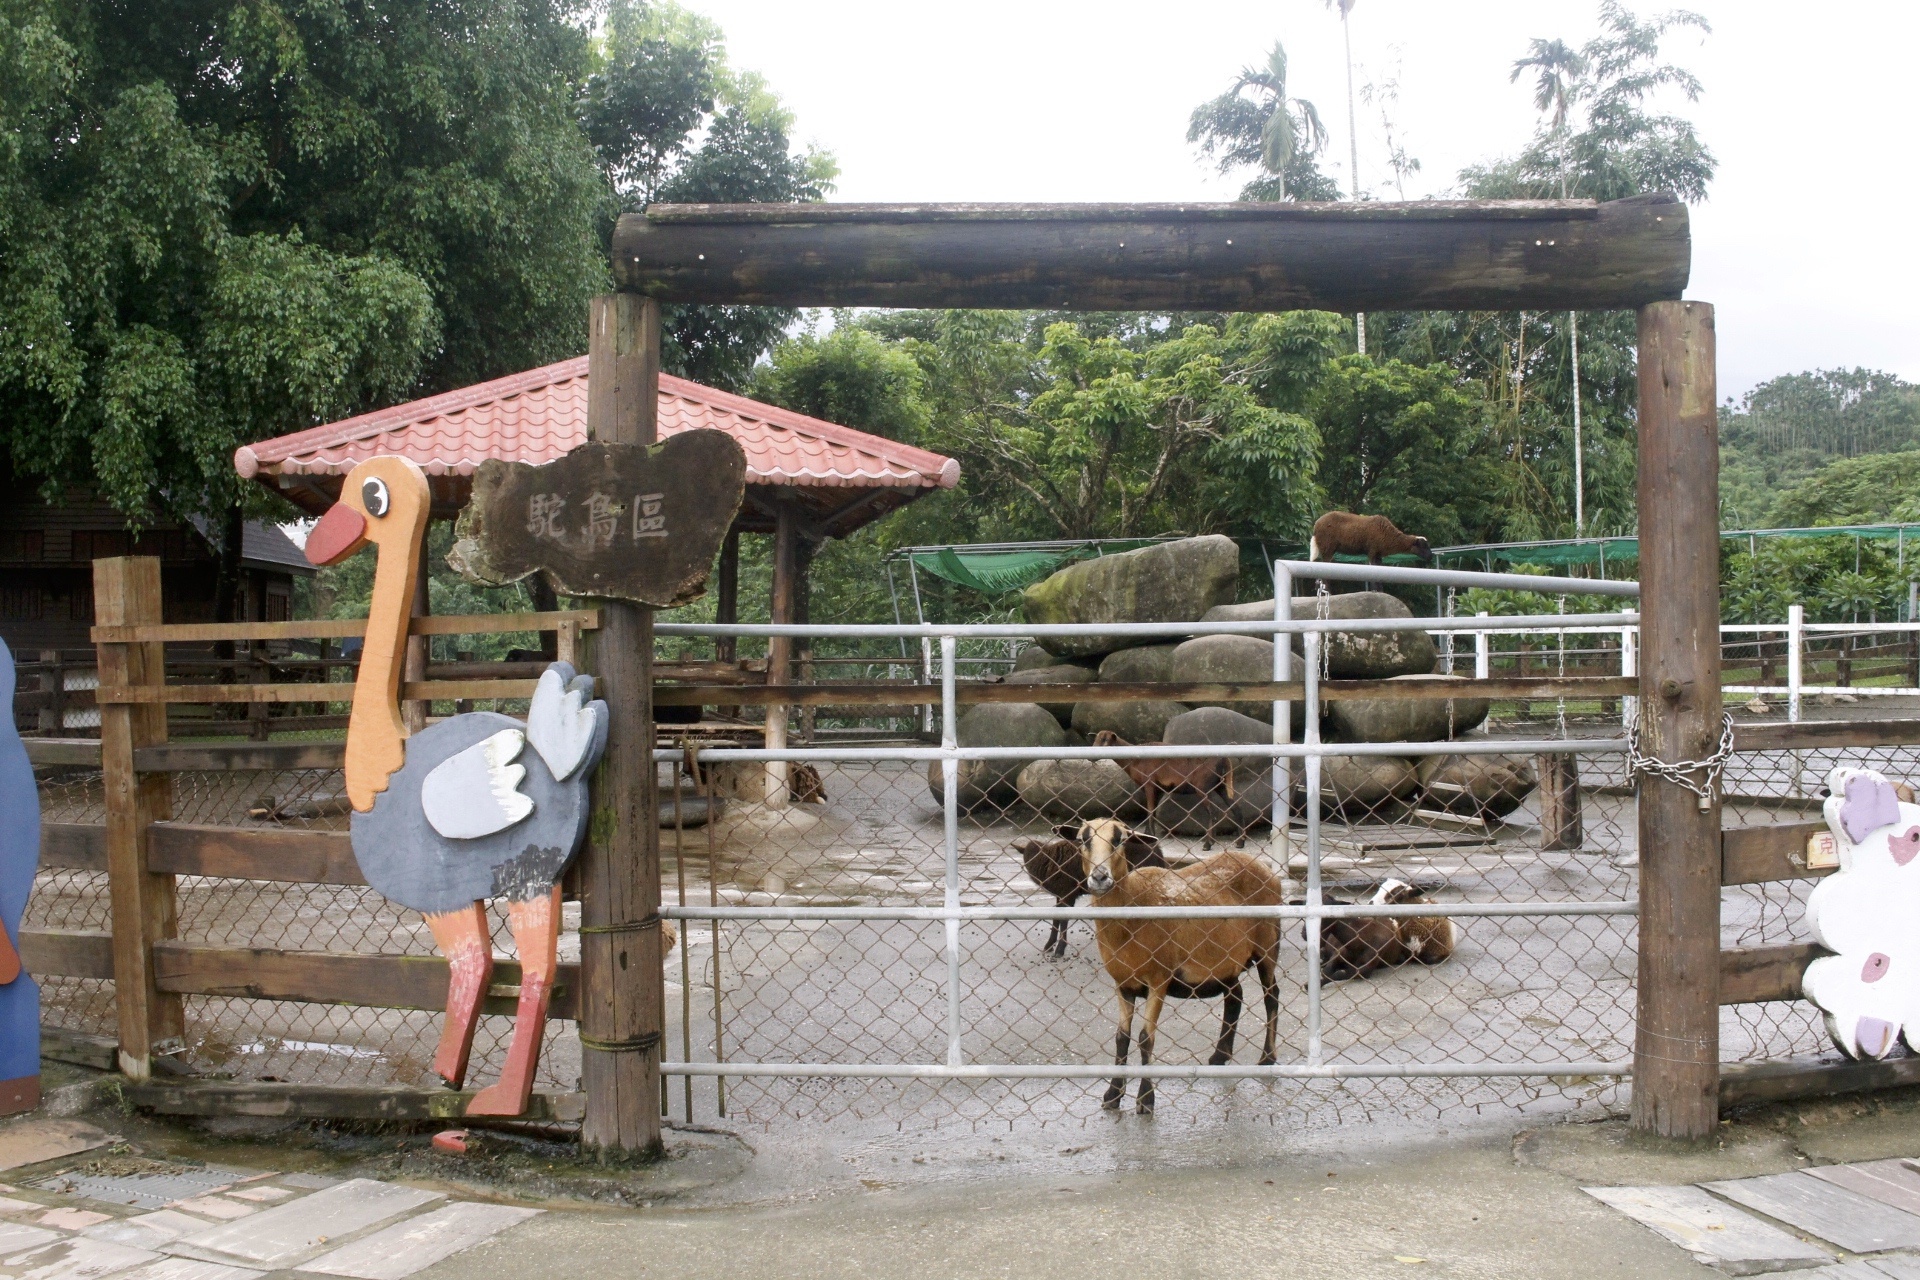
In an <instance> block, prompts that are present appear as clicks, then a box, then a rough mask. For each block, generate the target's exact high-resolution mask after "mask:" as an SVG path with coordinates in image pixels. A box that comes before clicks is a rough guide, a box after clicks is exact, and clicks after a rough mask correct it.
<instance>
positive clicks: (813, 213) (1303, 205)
mask: <svg viewBox="0 0 1920 1280" xmlns="http://www.w3.org/2000/svg"><path fill="white" fill-rule="evenodd" d="M1599 216H1600V203H1599V202H1598V201H1597V200H1404V201H1385V200H1382V201H1373V200H1361V201H1326V202H1308V201H1287V202H1284V203H1281V202H1264V203H1258V204H1255V203H1248V202H1243V201H1232V202H1220V203H1213V204H1205V203H1194V204H1172V203H1162V204H1123V203H1112V202H1109V203H1097V202H1095V203H1086V204H994V203H983V202H972V203H959V204H859V203H855V202H853V201H821V202H818V203H812V204H655V205H649V206H648V207H647V210H646V218H647V221H648V222H654V223H663V224H695V223H706V224H723V223H735V224H739V223H762V224H771V223H792V224H804V223H813V224H820V223H831V222H849V223H872V222H901V223H907V222H920V223H928V222H1089V221H1100V220H1106V221H1126V220H1129V219H1133V220H1138V221H1142V222H1156V221H1157V222H1206V221H1216V222H1247V221H1260V222H1313V221H1320V222H1325V221H1341V222H1350V221H1372V222H1408V221H1418V222H1442V221H1450V220H1459V219H1465V220H1467V221H1478V220H1481V219H1488V218H1506V219H1512V220H1514V221H1534V222H1558V221H1562V220H1565V219H1568V218H1574V219H1589V218H1597V217H1599Z"/></svg>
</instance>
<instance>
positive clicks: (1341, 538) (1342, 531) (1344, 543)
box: [1307, 511, 1433, 564]
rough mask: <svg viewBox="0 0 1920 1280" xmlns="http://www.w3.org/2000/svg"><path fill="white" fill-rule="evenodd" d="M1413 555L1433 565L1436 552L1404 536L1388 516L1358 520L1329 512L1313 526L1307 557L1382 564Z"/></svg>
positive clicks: (1422, 539) (1359, 518)
mask: <svg viewBox="0 0 1920 1280" xmlns="http://www.w3.org/2000/svg"><path fill="white" fill-rule="evenodd" d="M1399 555H1411V556H1414V557H1415V558H1416V559H1418V560H1419V561H1420V563H1421V564H1431V563H1433V548H1432V547H1431V546H1429V545H1427V540H1426V539H1425V538H1421V537H1416V536H1415V535H1413V534H1407V533H1402V532H1400V530H1399V529H1398V528H1397V527H1396V526H1395V525H1394V523H1393V521H1391V520H1389V519H1387V518H1386V517H1385V516H1357V515H1353V514H1352V513H1350V512H1346V511H1329V512H1327V514H1325V515H1323V516H1321V517H1320V518H1319V519H1318V520H1315V521H1314V522H1313V541H1312V542H1311V543H1310V544H1309V549H1308V552H1307V556H1308V558H1309V559H1312V560H1331V559H1333V558H1334V557H1335V556H1365V557H1366V558H1367V563H1368V564H1379V563H1380V561H1381V560H1382V559H1383V558H1384V557H1386V556H1399Z"/></svg>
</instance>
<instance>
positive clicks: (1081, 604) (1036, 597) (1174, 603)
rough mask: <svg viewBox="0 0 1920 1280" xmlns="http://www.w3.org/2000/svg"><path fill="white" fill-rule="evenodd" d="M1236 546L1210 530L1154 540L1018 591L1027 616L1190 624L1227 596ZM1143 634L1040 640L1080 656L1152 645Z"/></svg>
mask: <svg viewBox="0 0 1920 1280" xmlns="http://www.w3.org/2000/svg"><path fill="white" fill-rule="evenodd" d="M1239 581H1240V548H1239V547H1238V546H1236V545H1235V544H1234V541H1233V539H1232V538H1223V537H1221V536H1219V535H1217V534H1215V535H1211V536H1208V537H1204V538H1181V539H1179V540H1178V541H1176V542H1160V543H1156V544H1154V545H1153V546H1150V547H1142V548H1140V549H1139V550H1138V551H1126V552H1122V553H1121V554H1119V555H1112V556H1098V557H1096V558H1095V559H1092V560H1083V561H1081V562H1080V563H1079V564H1074V565H1068V566H1067V567H1066V568H1064V569H1062V570H1060V571H1059V572H1058V573H1056V574H1053V575H1052V576H1051V577H1047V578H1043V579H1042V580H1040V581H1039V582H1036V583H1034V584H1033V585H1032V586H1030V587H1028V588H1027V589H1026V591H1025V593H1024V594H1023V595H1022V597H1021V606H1022V608H1023V609H1024V610H1025V614H1026V619H1027V621H1028V622H1032V623H1038V624H1041V625H1053V624H1060V623H1099V622H1195V621H1198V620H1199V618H1200V616H1201V615H1202V614H1204V613H1205V612H1206V611H1207V610H1208V609H1210V608H1212V607H1213V606H1214V605H1217V604H1226V603H1227V602H1229V601H1231V600H1232V599H1233V595H1234V591H1235V589H1236V587H1237V586H1238V584H1239ZM1154 643H1156V641H1155V640H1154V639H1153V638H1152V637H1147V636H1136V637H1127V636H1097V635H1096V636H1071V637H1050V638H1048V639H1045V640H1042V641H1040V644H1041V646H1042V647H1043V648H1045V649H1046V650H1047V651H1048V652H1049V653H1054V654H1058V655H1059V656H1061V657H1065V658H1073V657H1086V656H1090V655H1092V654H1096V653H1108V652H1111V651H1112V650H1115V649H1127V648H1133V647H1135V646H1138V645H1145V644H1154Z"/></svg>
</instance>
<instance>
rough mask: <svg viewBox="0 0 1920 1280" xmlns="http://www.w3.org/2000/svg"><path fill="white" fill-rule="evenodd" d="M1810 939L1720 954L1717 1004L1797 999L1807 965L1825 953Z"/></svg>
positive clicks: (1823, 949) (1741, 948)
mask: <svg viewBox="0 0 1920 1280" xmlns="http://www.w3.org/2000/svg"><path fill="white" fill-rule="evenodd" d="M1826 954H1827V951H1826V949H1825V948H1823V947H1817V946H1815V945H1814V944H1813V943H1811V942H1795V943H1788V944H1787V945H1785V946H1778V947H1738V948H1734V949H1732V950H1727V951H1722V952H1721V953H1720V1003H1721V1004H1752V1003H1755V1002H1757V1001H1761V1000H1799V999H1801V998H1802V996H1801V994H1800V980H1801V978H1803V977H1804V976H1806V972H1807V966H1808V965H1810V964H1812V963H1813V962H1814V960H1815V959H1816V958H1817V957H1819V956H1823V955H1826Z"/></svg>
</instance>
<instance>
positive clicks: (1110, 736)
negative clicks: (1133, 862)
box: [1093, 729, 1246, 849]
mask: <svg viewBox="0 0 1920 1280" xmlns="http://www.w3.org/2000/svg"><path fill="white" fill-rule="evenodd" d="M1093 745H1094V746H1096V747H1130V746H1132V745H1134V744H1133V743H1131V742H1128V741H1127V740H1126V739H1125V738H1123V737H1121V736H1120V735H1119V734H1117V733H1115V732H1114V731H1113V730H1111V729H1102V730H1100V732H1098V733H1096V734H1094V735H1093ZM1117 763H1118V764H1119V766H1120V767H1121V768H1122V769H1125V770H1126V771H1127V776H1128V777H1129V778H1132V779H1133V784H1134V785H1135V786H1136V787H1139V788H1141V789H1142V790H1143V791H1145V792H1146V793H1147V821H1148V822H1149V823H1151V822H1152V821H1153V813H1154V809H1155V807H1156V806H1157V805H1158V804H1159V800H1160V793H1161V792H1163V791H1165V792H1169V793H1171V792H1175V791H1192V792H1195V793H1197V794H1199V795H1201V796H1207V795H1211V794H1213V792H1215V791H1220V792H1222V793H1223V794H1224V795H1225V796H1226V803H1224V804H1222V805H1221V806H1220V810H1219V812H1218V813H1217V814H1216V815H1215V816H1214V820H1213V821H1212V822H1211V823H1209V824H1208V826H1207V835H1206V839H1205V840H1204V841H1202V842H1201V845H1200V847H1201V848H1202V849H1211V848H1213V834H1214V831H1215V830H1216V829H1217V828H1218V827H1219V825H1220V822H1221V821H1222V820H1223V819H1224V818H1226V816H1227V815H1228V813H1229V811H1231V810H1232V808H1233V761H1231V760H1228V759H1225V758H1223V757H1219V756H1214V757H1210V758H1205V757H1203V758H1194V757H1190V756H1189V757H1179V758H1173V759H1165V760H1161V759H1145V760H1120V761H1117ZM1245 838H1246V833H1245V832H1242V833H1241V842H1243V843H1244V841H1245Z"/></svg>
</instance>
